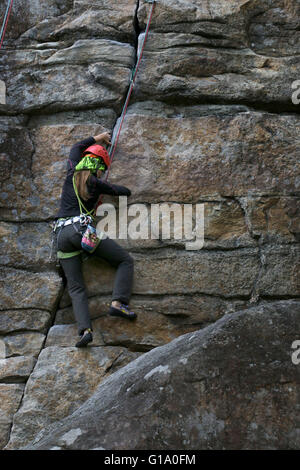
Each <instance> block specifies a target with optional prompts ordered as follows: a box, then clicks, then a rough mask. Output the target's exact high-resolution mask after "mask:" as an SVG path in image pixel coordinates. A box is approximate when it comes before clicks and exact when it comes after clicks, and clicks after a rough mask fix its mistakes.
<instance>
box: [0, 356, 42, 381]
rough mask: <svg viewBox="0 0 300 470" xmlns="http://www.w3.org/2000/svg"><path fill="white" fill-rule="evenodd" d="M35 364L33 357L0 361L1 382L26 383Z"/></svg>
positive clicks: (10, 358)
mask: <svg viewBox="0 0 300 470" xmlns="http://www.w3.org/2000/svg"><path fill="white" fill-rule="evenodd" d="M35 362H36V360H35V359H34V358H33V357H31V356H19V357H9V358H7V359H0V382H26V381H27V379H28V377H29V376H30V374H31V372H32V369H33V367H34V365H35Z"/></svg>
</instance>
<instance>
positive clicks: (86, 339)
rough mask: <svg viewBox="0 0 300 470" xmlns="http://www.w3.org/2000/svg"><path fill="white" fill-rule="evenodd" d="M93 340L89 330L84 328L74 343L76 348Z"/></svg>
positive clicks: (82, 346)
mask: <svg viewBox="0 0 300 470" xmlns="http://www.w3.org/2000/svg"><path fill="white" fill-rule="evenodd" d="M92 341H93V335H92V332H91V330H85V331H84V333H83V335H82V336H81V338H80V340H79V341H78V342H77V343H76V344H75V346H76V348H84V347H85V346H87V345H88V343H91V342H92Z"/></svg>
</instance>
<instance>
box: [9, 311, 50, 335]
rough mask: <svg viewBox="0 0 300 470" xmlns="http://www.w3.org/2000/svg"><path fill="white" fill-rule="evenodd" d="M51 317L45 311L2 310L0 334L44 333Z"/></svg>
mask: <svg viewBox="0 0 300 470" xmlns="http://www.w3.org/2000/svg"><path fill="white" fill-rule="evenodd" d="M50 320H51V315H50V313H49V312H46V311H45V310H33V309H26V310H22V309H20V310H2V311H1V313H0V334H7V333H13V332H17V331H24V330H30V331H40V332H42V333H46V331H47V330H48V327H49V324H50Z"/></svg>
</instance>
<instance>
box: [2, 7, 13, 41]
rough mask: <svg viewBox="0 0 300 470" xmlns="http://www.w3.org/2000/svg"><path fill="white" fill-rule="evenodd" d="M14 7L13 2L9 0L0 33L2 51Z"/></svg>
mask: <svg viewBox="0 0 300 470" xmlns="http://www.w3.org/2000/svg"><path fill="white" fill-rule="evenodd" d="M12 6H13V0H9V1H8V4H7V8H6V12H5V15H4V19H3V23H2V27H1V31H0V49H1V47H2V43H3V40H4V36H5V32H6V28H7V24H8V20H9V15H10V12H11V9H12Z"/></svg>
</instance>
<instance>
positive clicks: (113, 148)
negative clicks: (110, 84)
mask: <svg viewBox="0 0 300 470" xmlns="http://www.w3.org/2000/svg"><path fill="white" fill-rule="evenodd" d="M145 1H146V3H152V7H151V9H150V12H149V15H148V21H147V26H146V30H145V36H144V40H143V43H142V47H141V50H140V53H139V56H138V59H137V63H136V66H135V68H134V69H133V71H132V74H131V79H130V85H129V89H128V93H127V96H126V99H125V103H124V106H123V110H122V114H121V116H120V119H119V126H118V128H117V131H116V132H115V134H114V136H113V139H112V143H111V147H110V150H109V156H110V162H109V166H108V169H107V172H106V176H105V180H107V179H108V175H109V171H110V166H111V164H112V161H113V158H114V155H115V151H116V147H117V144H118V141H119V137H120V133H121V129H122V125H123V122H124V118H125V115H126V111H127V108H128V104H129V100H130V97H131V94H132V91H133V87H134V84H135V79H136V76H137V72H138V69H139V66H140V63H141V60H142V57H143V52H144V48H145V44H146V41H147V38H148V33H149V29H150V25H151V20H152V16H153V12H154V8H155V4H156V1H155V0H145ZM101 204H102V195H101V196H100V198H99V200H98V203H97V207H96V211H97V209H98V207H99V206H100V205H101Z"/></svg>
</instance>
